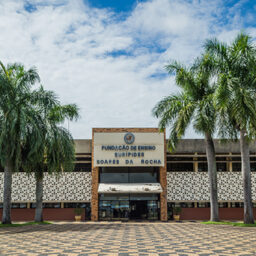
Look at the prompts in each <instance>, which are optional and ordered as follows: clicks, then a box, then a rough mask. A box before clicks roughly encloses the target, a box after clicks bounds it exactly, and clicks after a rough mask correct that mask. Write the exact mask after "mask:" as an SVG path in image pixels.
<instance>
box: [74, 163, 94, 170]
mask: <svg viewBox="0 0 256 256" xmlns="http://www.w3.org/2000/svg"><path fill="white" fill-rule="evenodd" d="M91 169H92V168H91V163H76V164H75V169H74V172H91Z"/></svg>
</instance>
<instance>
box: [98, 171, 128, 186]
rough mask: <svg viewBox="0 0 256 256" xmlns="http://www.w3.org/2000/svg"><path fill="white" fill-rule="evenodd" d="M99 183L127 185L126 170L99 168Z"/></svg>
mask: <svg viewBox="0 0 256 256" xmlns="http://www.w3.org/2000/svg"><path fill="white" fill-rule="evenodd" d="M100 182H101V183H129V179H128V168H121V167H120V168H119V167H102V168H100Z"/></svg>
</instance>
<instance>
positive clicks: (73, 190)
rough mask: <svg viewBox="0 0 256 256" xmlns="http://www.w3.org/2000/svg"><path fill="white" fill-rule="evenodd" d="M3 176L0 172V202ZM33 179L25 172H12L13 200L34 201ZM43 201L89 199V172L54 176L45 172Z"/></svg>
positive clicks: (1, 199)
mask: <svg viewBox="0 0 256 256" xmlns="http://www.w3.org/2000/svg"><path fill="white" fill-rule="evenodd" d="M3 178H4V174H3V173H0V202H1V201H3ZM35 188H36V187H35V179H34V176H33V175H30V176H27V174H26V173H14V174H13V183H12V201H13V202H32V201H35ZM43 200H44V201H48V202H60V201H67V202H68V201H69V202H74V201H88V202H89V201H90V200H91V173H90V172H72V173H64V174H63V175H61V176H59V177H56V176H54V175H49V174H47V173H46V174H45V176H44V197H43Z"/></svg>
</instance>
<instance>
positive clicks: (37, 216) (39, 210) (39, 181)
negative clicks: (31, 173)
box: [35, 175, 43, 222]
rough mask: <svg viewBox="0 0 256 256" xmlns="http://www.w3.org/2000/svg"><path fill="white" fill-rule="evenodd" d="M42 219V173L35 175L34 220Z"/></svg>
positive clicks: (39, 220) (40, 220)
mask: <svg viewBox="0 0 256 256" xmlns="http://www.w3.org/2000/svg"><path fill="white" fill-rule="evenodd" d="M42 221H43V175H42V176H40V177H38V176H36V212H35V222H42Z"/></svg>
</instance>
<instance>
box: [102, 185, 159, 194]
mask: <svg viewBox="0 0 256 256" xmlns="http://www.w3.org/2000/svg"><path fill="white" fill-rule="evenodd" d="M161 192H163V189H162V187H161V185H160V183H115V184H106V183H100V184H99V188H98V193H99V194H104V193H161Z"/></svg>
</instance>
